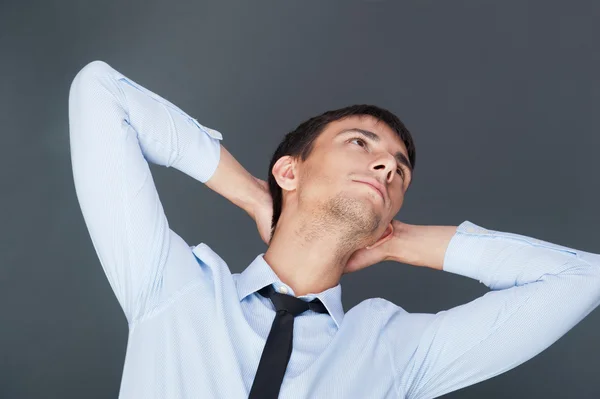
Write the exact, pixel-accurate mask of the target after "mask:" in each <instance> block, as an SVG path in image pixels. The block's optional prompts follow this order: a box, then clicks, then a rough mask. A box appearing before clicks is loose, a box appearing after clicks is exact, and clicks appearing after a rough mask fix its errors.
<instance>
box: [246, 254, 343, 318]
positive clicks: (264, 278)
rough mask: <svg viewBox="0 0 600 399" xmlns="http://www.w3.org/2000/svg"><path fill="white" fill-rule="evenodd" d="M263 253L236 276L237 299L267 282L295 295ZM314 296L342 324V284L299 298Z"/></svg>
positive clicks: (312, 297)
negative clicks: (284, 288)
mask: <svg viewBox="0 0 600 399" xmlns="http://www.w3.org/2000/svg"><path fill="white" fill-rule="evenodd" d="M263 255H264V253H262V254H260V255H258V256H257V257H256V258H255V259H254V260H253V261H252V263H250V265H249V266H248V267H247V268H246V269H245V270H244V271H243V272H242V273H241V274H240V275H239V276H238V278H237V284H236V288H237V293H238V298H239V300H240V301H242V299H244V298H245V297H247V296H248V295H250V294H252V293H254V292H256V291H258V290H260V289H261V288H262V287H264V286H267V285H269V284H273V285H274V286H275V289H278V288H280V287H281V286H284V287H286V288H287V290H288V294H291V295H294V296H295V294H294V291H293V290H292V288H291V287H290V286H288V285H287V284H285V283H283V282H282V281H281V280H280V279H279V277H277V274H275V272H274V271H273V269H272V268H271V266H270V265H269V264H268V263H267V262H266V261H265V259H264V257H263ZM315 297H316V298H319V300H320V301H321V302H322V303H323V305H325V307H326V308H327V311H328V312H329V314H330V315H331V317H332V318H333V321H334V322H335V324H336V325H337V327H338V329H339V328H340V326H341V324H342V319H343V318H344V308H343V307H342V286H341V285H340V283H338V285H336V286H335V287H331V288H328V289H326V290H325V291H322V292H318V293H311V294H306V295H303V296H301V297H299V298H307V299H309V300H312V299H314V298H315Z"/></svg>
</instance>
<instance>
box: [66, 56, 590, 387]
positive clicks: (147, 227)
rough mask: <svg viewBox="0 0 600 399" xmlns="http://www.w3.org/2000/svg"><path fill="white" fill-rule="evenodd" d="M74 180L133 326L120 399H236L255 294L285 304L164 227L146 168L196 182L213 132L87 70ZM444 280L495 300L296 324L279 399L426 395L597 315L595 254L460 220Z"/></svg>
mask: <svg viewBox="0 0 600 399" xmlns="http://www.w3.org/2000/svg"><path fill="white" fill-rule="evenodd" d="M69 125H70V145H71V157H72V166H73V176H74V182H75V188H76V193H77V198H78V200H79V203H80V206H81V210H82V213H83V217H84V220H85V223H86V226H87V228H88V230H89V233H90V237H91V239H92V242H93V245H94V248H95V250H96V253H97V255H98V258H99V260H100V263H101V265H102V268H103V269H104V272H105V273H106V276H107V278H108V281H109V283H110V286H111V287H112V289H113V291H114V293H115V295H116V297H117V300H118V301H119V304H120V305H121V307H122V309H123V311H124V313H125V316H126V319H127V321H128V324H129V337H128V344H127V352H126V358H125V364H124V369H123V376H122V381H121V389H120V394H119V397H120V398H144V399H150V398H227V399H234V398H246V397H247V396H248V393H249V391H250V387H251V385H252V382H253V379H254V376H255V374H256V370H257V367H258V363H259V360H260V356H261V353H262V350H263V347H264V344H265V341H266V339H267V336H268V333H269V330H270V328H271V323H272V322H273V319H274V317H275V311H274V307H273V305H272V303H271V302H270V300H268V299H267V298H264V297H262V296H261V295H259V294H258V293H257V292H256V291H257V290H259V289H260V288H262V287H264V286H266V285H269V284H273V286H274V287H275V289H277V290H278V291H279V292H282V293H286V294H289V295H295V294H294V291H293V290H292V289H291V288H290V287H289V286H287V285H286V284H285V283H283V282H282V281H281V280H280V279H279V278H278V277H277V275H276V274H275V273H274V272H273V270H272V269H271V267H270V266H269V265H268V264H267V263H266V262H265V260H264V258H263V254H259V255H258V256H256V258H255V259H254V260H253V261H252V262H251V263H250V265H248V267H247V268H246V269H245V270H244V271H243V272H242V273H240V274H237V273H236V274H232V273H231V271H230V269H229V267H228V265H227V264H226V263H225V261H224V260H223V259H222V258H221V257H220V256H219V255H218V254H216V253H215V252H214V251H213V250H212V249H211V248H210V247H209V246H208V245H207V244H205V243H200V244H199V245H196V246H190V245H188V244H187V243H186V242H185V241H184V240H183V239H182V238H181V237H180V236H179V235H177V233H175V232H174V231H172V230H171V229H170V228H169V224H168V221H167V219H166V217H165V214H164V211H163V208H162V205H161V203H160V200H159V197H158V194H157V191H156V187H155V185H154V181H153V179H152V175H151V173H150V169H149V167H148V162H152V163H155V164H158V165H163V166H166V167H174V168H176V169H178V170H180V171H182V172H184V173H186V174H187V175H189V176H191V177H193V178H194V179H196V180H198V181H200V182H203V183H204V182H206V181H207V180H208V179H209V178H210V177H211V176H212V174H213V173H214V171H215V169H216V167H217V165H218V162H219V146H220V143H219V141H220V140H222V135H221V133H219V132H218V131H216V130H213V129H210V128H207V127H205V126H202V125H201V124H200V123H198V121H197V120H195V119H194V118H192V117H190V116H189V115H188V114H186V113H185V112H183V111H182V110H181V109H179V108H178V107H176V106H175V105H173V104H172V103H170V102H169V101H167V100H166V99H165V98H163V97H161V96H158V95H157V94H155V93H153V92H151V91H149V90H147V89H145V88H144V87H142V86H141V85H139V84H137V83H135V82H134V81H133V80H131V79H128V78H127V77H125V76H124V75H123V74H121V73H119V72H118V71H116V70H115V69H113V68H112V67H110V66H109V65H108V64H106V63H105V62H102V61H94V62H91V63H89V64H88V65H86V66H85V67H84V68H83V69H82V70H81V71H80V72H79V73H78V74H77V76H76V77H75V79H74V80H73V83H72V85H71V89H70V94H69ZM443 269H444V271H446V272H450V273H455V274H460V275H462V276H465V277H469V278H473V279H476V280H478V281H479V282H481V283H483V284H485V285H486V286H487V287H489V288H490V289H491V291H490V292H487V293H486V294H485V295H483V296H481V297H480V298H477V299H475V300H473V301H471V302H469V303H466V304H464V305H460V306H457V307H454V308H452V309H449V310H444V311H441V312H438V313H436V314H427V313H409V312H407V311H405V310H404V309H403V308H402V307H400V306H397V305H395V304H394V303H391V302H389V301H387V300H385V299H382V298H371V299H367V300H364V301H362V302H361V303H359V304H358V305H356V306H354V307H353V308H352V309H350V310H349V311H348V312H346V313H344V310H343V308H342V301H341V286H340V285H339V284H338V285H336V286H335V287H332V288H329V289H327V290H325V291H323V292H316V293H311V294H309V295H305V296H302V297H300V298H303V299H306V300H307V301H308V300H311V299H313V298H314V297H318V298H319V299H320V300H321V301H322V302H323V304H324V305H325V306H326V307H327V310H328V311H329V313H328V314H320V313H316V312H314V311H312V310H308V311H307V312H305V313H303V314H301V315H300V316H298V317H296V319H295V323H294V342H293V352H292V355H291V358H290V361H289V364H288V367H287V369H286V374H285V378H284V380H283V384H282V387H281V392H280V397H282V398H293V399H296V398H298V399H300V398H327V399H333V398H369V399H374V398H411V399H417V398H419V399H424V398H434V397H437V396H440V395H443V394H445V393H448V392H451V391H455V390H457V389H460V388H463V387H466V386H469V385H472V384H475V383H477V382H479V381H482V380H486V379H488V378H491V377H494V376H496V375H498V374H500V373H503V372H505V371H507V370H510V369H512V368H514V367H516V366H518V365H519V364H521V363H523V362H525V361H527V360H528V359H531V358H532V357H534V356H536V355H537V354H539V353H540V352H541V351H543V350H544V349H546V348H547V347H548V346H550V345H551V344H552V343H554V342H555V341H556V340H557V339H559V338H560V337H561V336H562V335H564V334H565V333H566V332H567V331H569V329H571V328H572V327H573V326H575V325H576V324H577V323H578V322H580V321H581V320H582V319H583V318H584V317H585V316H586V315H588V314H589V313H590V312H591V311H592V310H593V309H595V308H596V307H597V306H598V304H599V303H600V256H599V255H597V254H593V253H589V252H584V251H581V250H577V249H573V248H568V247H564V246H561V245H556V244H552V243H549V242H546V241H542V240H538V239H535V238H531V237H527V236H524V235H519V234H513V233H507V232H501V231H494V230H489V229H485V228H483V227H480V226H478V225H476V224H474V223H471V222H469V221H464V222H463V223H461V224H460V225H459V226H458V229H457V232H456V234H455V235H454V236H453V237H452V239H451V241H450V243H449V246H448V249H447V252H446V255H445V259H444V264H443Z"/></svg>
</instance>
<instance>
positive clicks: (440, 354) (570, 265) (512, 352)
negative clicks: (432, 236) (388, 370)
mask: <svg viewBox="0 0 600 399" xmlns="http://www.w3.org/2000/svg"><path fill="white" fill-rule="evenodd" d="M443 269H444V271H447V272H450V273H454V274H459V275H462V276H465V277H470V278H473V279H476V280H478V281H479V282H481V283H483V284H485V285H486V286H487V287H489V288H490V289H491V291H490V292H487V293H485V294H484V295H483V296H481V297H479V298H477V299H475V300H473V301H471V302H469V303H466V304H464V305H460V306H457V307H454V308H452V309H449V310H444V311H440V312H438V313H436V314H425V313H413V314H406V312H396V313H394V314H393V315H392V316H391V318H390V320H389V321H388V322H387V324H386V326H385V328H384V336H385V337H386V338H387V340H388V342H389V345H390V350H391V352H392V364H393V367H395V370H394V372H395V373H396V375H397V379H398V390H399V393H401V395H402V396H403V397H406V398H410V399H425V398H435V397H439V396H441V395H444V394H446V393H449V392H452V391H456V390H458V389H460V388H463V387H467V386H470V385H473V384H476V383H478V382H480V381H483V380H487V379H489V378H492V377H494V376H496V375H498V374H501V373H503V372H505V371H508V370H510V369H512V368H514V367H517V366H518V365H520V364H522V363H524V362H525V361H527V360H529V359H531V358H533V357H534V356H536V355H537V354H539V353H540V352H542V351H543V350H545V349H546V348H548V347H549V346H550V345H552V344H553V343H554V342H556V341H557V340H558V339H559V338H560V337H562V336H563V335H564V334H565V333H566V332H567V331H569V330H570V329H571V328H573V327H574V326H575V325H576V324H577V323H579V322H580V321H581V320H582V319H583V318H584V317H586V316H587V315H588V314H589V313H590V312H591V311H592V310H594V309H595V308H596V307H597V306H598V304H599V303H600V256H599V255H598V254H593V253H589V252H584V251H581V250H577V249H573V248H568V247H565V246H561V245H556V244H553V243H549V242H546V241H542V240H538V239H535V238H532V237H528V236H524V235H520V234H514V233H508V232H501V231H494V230H488V229H485V228H482V227H480V226H478V225H476V224H474V223H471V222H469V221H468V220H467V221H465V222H463V223H462V224H460V225H459V226H458V229H457V232H456V234H455V235H454V236H453V237H452V239H451V241H450V243H449V246H448V249H447V251H446V254H445V259H444V266H443ZM413 322H414V323H413ZM406 323H408V324H410V325H411V326H412V327H411V328H414V329H418V330H419V331H418V335H419V338H418V339H415V341H414V342H416V344H415V345H414V346H413V348H412V349H411V352H410V353H409V354H408V355H407V352H406V348H403V347H402V345H403V344H404V345H406V342H401V338H400V337H403V335H402V331H403V330H405V329H406V327H407V324H406Z"/></svg>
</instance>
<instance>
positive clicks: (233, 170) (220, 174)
mask: <svg viewBox="0 0 600 399" xmlns="http://www.w3.org/2000/svg"><path fill="white" fill-rule="evenodd" d="M220 151H221V152H220V159H219V164H218V166H217V169H216V170H215V172H214V174H213V175H212V176H211V177H210V179H208V181H206V182H205V184H206V185H207V186H208V187H209V188H210V189H212V190H214V191H215V192H217V193H219V194H220V195H222V196H223V197H225V198H227V199H228V200H229V201H231V202H232V203H233V204H235V205H237V206H238V207H240V208H242V209H243V210H244V211H246V212H247V213H248V214H250V215H252V213H253V211H254V209H255V208H256V206H257V205H258V204H260V203H261V202H264V201H265V199H264V198H263V197H264V196H265V195H266V194H265V191H264V190H263V189H262V188H261V186H260V184H259V183H258V181H257V180H256V179H255V178H254V176H252V175H251V174H250V173H249V172H248V171H247V170H246V169H245V168H244V167H243V166H242V165H241V164H240V163H239V162H238V161H237V160H236V159H235V158H234V157H233V155H231V154H230V153H229V151H227V149H225V147H224V146H223V145H222V144H221V150H220Z"/></svg>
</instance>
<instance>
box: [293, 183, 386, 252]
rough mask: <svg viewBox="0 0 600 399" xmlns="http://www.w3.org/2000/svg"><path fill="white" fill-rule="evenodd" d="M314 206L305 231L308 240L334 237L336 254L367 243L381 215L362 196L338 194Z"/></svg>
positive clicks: (379, 221)
mask: <svg viewBox="0 0 600 399" xmlns="http://www.w3.org/2000/svg"><path fill="white" fill-rule="evenodd" d="M315 205H316V206H315V208H314V212H313V213H312V214H313V217H312V218H311V219H312V220H311V228H310V229H307V230H309V231H311V234H310V236H312V237H311V238H312V239H318V238H321V237H325V236H331V235H334V236H336V237H337V242H338V244H337V245H336V247H337V248H336V252H337V254H338V256H339V257H343V256H344V255H345V254H347V253H348V252H349V251H352V252H353V251H354V250H356V249H358V248H360V247H362V246H364V245H367V243H369V242H370V241H371V240H372V235H373V233H374V232H375V231H376V230H377V228H378V227H379V224H380V223H381V216H380V215H379V214H378V213H377V212H376V211H375V209H374V208H373V206H372V205H371V204H368V203H367V201H366V200H364V199H360V198H352V197H347V196H342V195H339V194H338V195H337V196H335V197H331V198H328V199H327V200H326V201H324V202H319V203H318V204H315ZM305 227H308V226H305Z"/></svg>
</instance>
